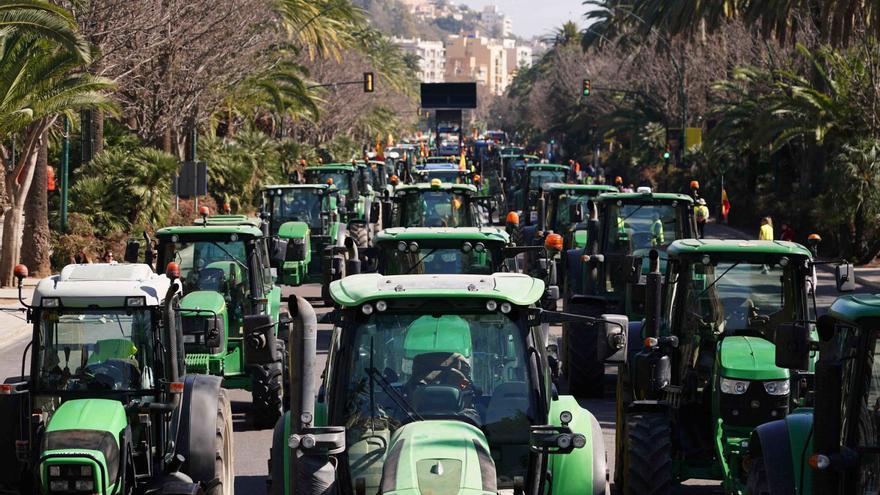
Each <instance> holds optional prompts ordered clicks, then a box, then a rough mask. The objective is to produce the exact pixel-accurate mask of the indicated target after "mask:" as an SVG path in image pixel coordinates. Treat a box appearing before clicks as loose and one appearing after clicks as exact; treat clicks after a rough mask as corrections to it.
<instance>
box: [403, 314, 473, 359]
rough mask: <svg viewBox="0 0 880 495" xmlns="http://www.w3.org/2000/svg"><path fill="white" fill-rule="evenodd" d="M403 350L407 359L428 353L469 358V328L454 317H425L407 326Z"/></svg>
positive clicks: (464, 322)
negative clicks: (449, 354) (459, 355)
mask: <svg viewBox="0 0 880 495" xmlns="http://www.w3.org/2000/svg"><path fill="white" fill-rule="evenodd" d="M403 348H404V350H405V356H406V357H407V358H408V359H413V358H414V357H416V356H418V355H419V354H425V353H428V352H450V353H451V352H457V353H459V354H461V355H462V356H464V357H466V358H470V357H471V354H472V349H471V327H470V325H468V323H467V322H466V321H464V320H462V319H461V318H460V317H458V316H455V315H443V316H441V317H440V318H434V317H433V316H431V315H425V316H422V317H420V318H419V319H417V320H416V321H414V322H412V323H411V324H410V325H409V327H408V328H407V332H406V339H405V341H404V344H403Z"/></svg>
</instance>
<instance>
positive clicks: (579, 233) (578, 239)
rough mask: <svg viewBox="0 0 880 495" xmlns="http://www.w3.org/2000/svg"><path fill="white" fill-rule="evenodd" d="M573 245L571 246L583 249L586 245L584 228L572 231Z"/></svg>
mask: <svg viewBox="0 0 880 495" xmlns="http://www.w3.org/2000/svg"><path fill="white" fill-rule="evenodd" d="M573 240H574V245H573V246H571V247H572V248H578V249H583V248H584V247H585V246H586V245H587V231H586V230H575V231H574V236H573Z"/></svg>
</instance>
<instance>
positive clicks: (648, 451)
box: [623, 413, 673, 495]
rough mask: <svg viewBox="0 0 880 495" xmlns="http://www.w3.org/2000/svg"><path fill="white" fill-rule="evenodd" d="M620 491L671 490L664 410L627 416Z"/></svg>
mask: <svg viewBox="0 0 880 495" xmlns="http://www.w3.org/2000/svg"><path fill="white" fill-rule="evenodd" d="M625 442H626V444H625V445H624V468H623V469H624V470H625V472H624V473H623V474H624V476H623V494H624V495H669V494H670V493H672V488H673V482H672V428H671V426H670V424H669V417H668V416H667V415H666V414H664V413H631V414H627V415H626V439H625Z"/></svg>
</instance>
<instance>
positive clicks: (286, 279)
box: [261, 184, 345, 286]
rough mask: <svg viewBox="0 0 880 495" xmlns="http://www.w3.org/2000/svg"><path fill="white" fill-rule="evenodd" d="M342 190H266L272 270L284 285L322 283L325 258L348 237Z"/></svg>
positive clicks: (318, 186)
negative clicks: (343, 220)
mask: <svg viewBox="0 0 880 495" xmlns="http://www.w3.org/2000/svg"><path fill="white" fill-rule="evenodd" d="M338 209H339V190H338V189H336V187H335V186H332V185H327V184H296V185H291V184H287V185H277V186H266V187H264V188H263V203H262V209H261V214H262V216H263V217H264V218H266V219H268V224H269V235H270V254H271V258H272V259H271V260H270V261H271V262H272V267H273V268H276V269H278V271H279V280H280V281H281V283H282V284H285V285H292V286H298V285H302V284H304V283H307V282H309V281H311V280H320V278H321V277H320V275H321V258H322V256H323V255H324V250H325V248H326V247H328V246H333V245H336V244H337V243H338V242H337V241H338V240H339V239H338V238H339V236H340V235H344V230H345V229H343V228H341V227H342V223H341V221H340V219H339V213H338Z"/></svg>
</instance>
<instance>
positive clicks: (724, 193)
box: [721, 187, 730, 223]
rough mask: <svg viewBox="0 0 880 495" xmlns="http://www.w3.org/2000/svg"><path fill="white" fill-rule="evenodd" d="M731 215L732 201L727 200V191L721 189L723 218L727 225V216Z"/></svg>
mask: <svg viewBox="0 0 880 495" xmlns="http://www.w3.org/2000/svg"><path fill="white" fill-rule="evenodd" d="M728 213H730V199H728V198H727V189H724V188H723V187H722V188H721V216H722V217H724V223H727V214H728Z"/></svg>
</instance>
